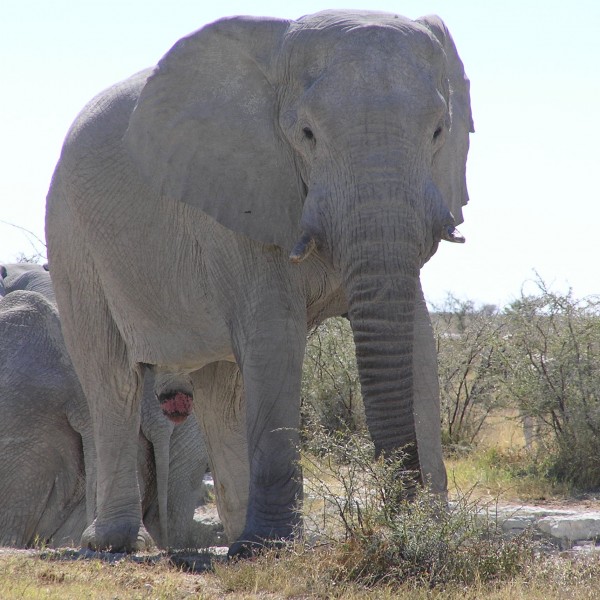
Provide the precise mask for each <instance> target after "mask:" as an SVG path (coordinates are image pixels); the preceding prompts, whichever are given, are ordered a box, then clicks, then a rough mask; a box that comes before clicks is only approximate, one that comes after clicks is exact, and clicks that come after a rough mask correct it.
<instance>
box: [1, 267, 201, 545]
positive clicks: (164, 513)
mask: <svg viewBox="0 0 600 600" xmlns="http://www.w3.org/2000/svg"><path fill="white" fill-rule="evenodd" d="M0 269H1V272H0V282H1V283H2V284H3V285H2V291H3V293H2V294H0V295H4V297H0V456H2V457H3V461H2V462H1V463H0V545H4V546H19V547H23V546H30V545H32V544H34V543H36V541H41V542H44V543H49V544H50V545H53V546H62V545H78V544H79V541H80V539H81V535H82V532H83V531H84V529H85V527H86V525H87V524H88V523H90V522H91V521H92V520H93V518H94V513H95V506H94V499H95V497H96V494H95V485H96V469H95V447H94V442H93V434H92V427H91V419H90V415H89V410H88V406H87V403H86V401H85V397H84V395H83V392H82V390H81V387H80V385H79V381H78V379H77V377H76V375H75V371H74V369H73V367H72V364H71V361H70V358H69V356H68V354H67V351H66V348H65V345H64V341H63V338H62V333H61V328H60V321H59V316H58V312H57V309H56V306H55V304H54V302H53V300H54V297H53V292H52V285H51V282H50V276H49V274H48V273H47V272H46V271H44V270H43V269H42V268H41V267H40V268H37V267H35V266H34V267H33V268H30V269H28V268H27V267H23V266H22V265H3V266H0ZM23 288H25V289H23ZM32 290H37V291H32ZM40 292H41V293H40ZM207 465H208V462H207V454H206V449H205V447H204V443H203V440H202V436H201V433H200V430H199V427H198V423H197V421H196V420H195V418H190V419H187V420H186V421H185V423H182V424H181V425H178V426H175V425H173V424H172V423H171V422H169V421H168V420H167V419H166V418H165V417H164V416H163V415H162V413H161V409H160V407H159V404H158V401H157V400H156V397H155V390H154V378H153V375H152V373H151V372H148V374H147V375H146V377H145V387H144V399H143V403H142V418H141V428H140V433H139V443H138V482H139V488H140V495H141V497H142V504H143V510H144V522H145V525H146V527H147V529H148V530H149V531H150V532H151V534H152V536H153V538H154V540H155V541H156V543H157V544H158V545H159V546H162V547H167V546H170V547H184V546H190V545H192V544H193V540H192V539H191V537H190V531H189V530H190V526H191V525H192V519H193V512H194V509H195V507H196V504H197V500H198V498H199V497H200V493H201V486H202V478H203V475H204V473H205V472H206V469H207ZM86 499H87V500H90V499H91V501H88V502H87V503H86Z"/></svg>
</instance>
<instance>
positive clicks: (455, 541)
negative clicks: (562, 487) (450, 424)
mask: <svg viewBox="0 0 600 600" xmlns="http://www.w3.org/2000/svg"><path fill="white" fill-rule="evenodd" d="M311 439H312V440H313V443H314V444H315V445H316V447H318V448H320V449H322V448H327V449H328V452H327V453H326V454H325V455H324V458H322V459H321V458H315V457H314V456H313V455H311V454H310V453H307V454H305V456H304V470H305V473H306V480H305V481H306V483H305V486H306V491H307V495H308V497H310V498H311V499H312V500H313V506H314V500H315V499H317V498H318V499H320V500H321V504H320V511H315V510H314V508H313V510H312V511H311V512H310V513H309V515H308V517H307V520H308V521H309V522H311V519H312V524H313V527H314V528H316V529H317V530H318V531H319V532H321V535H326V537H327V539H328V540H329V542H330V544H331V549H330V558H331V570H332V573H331V577H332V578H334V579H335V580H337V581H340V582H342V581H344V582H347V581H355V582H359V583H361V584H362V585H367V586H373V585H379V584H391V583H396V584H397V583H400V582H406V581H411V580H412V581H414V582H415V583H416V584H418V585H422V584H426V585H427V586H431V587H434V586H442V585H446V584H449V583H454V584H473V583H475V582H487V581H494V580H502V579H505V578H510V577H513V576H515V575H517V574H518V573H521V572H523V570H524V569H525V568H526V567H527V565H529V564H530V562H531V560H532V557H533V549H534V546H533V543H532V542H531V540H530V539H529V538H528V537H527V536H526V535H523V536H519V537H515V538H512V539H510V540H507V539H506V538H505V537H504V536H503V535H502V533H501V531H500V530H499V529H498V528H497V526H496V523H495V522H494V521H493V520H490V519H488V518H484V517H483V516H482V512H485V511H482V507H481V506H478V505H477V504H476V503H475V502H471V501H470V499H469V497H468V496H463V497H462V498H460V499H459V500H458V501H457V502H456V503H455V504H454V505H452V506H451V507H448V506H447V505H446V503H445V500H444V499H443V498H440V497H439V496H435V495H434V494H432V493H431V492H430V491H429V490H427V489H426V488H421V487H419V488H418V490H417V493H416V498H415V499H414V500H413V501H410V502H409V501H408V500H407V499H406V498H407V493H406V492H407V489H408V488H410V487H411V486H412V478H411V474H410V473H406V472H404V471H403V467H402V453H398V455H397V456H395V457H391V458H390V457H388V458H387V459H383V458H380V459H378V460H375V459H374V451H373V446H372V444H371V442H370V440H369V439H368V438H367V437H365V435H364V434H361V433H348V434H347V435H339V434H333V435H332V434H330V433H329V432H327V431H326V430H325V429H324V428H314V427H313V428H312V436H311ZM309 530H310V525H309ZM323 532H325V533H323Z"/></svg>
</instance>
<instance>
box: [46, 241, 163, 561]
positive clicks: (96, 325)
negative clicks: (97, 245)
mask: <svg viewBox="0 0 600 600" xmlns="http://www.w3.org/2000/svg"><path fill="white" fill-rule="evenodd" d="M71 252H72V250H71ZM80 254H81V253H78V254H77V256H78V259H77V261H78V262H77V264H72V265H70V264H69V263H70V257H69V256H66V255H65V256H62V257H60V258H62V259H64V260H60V259H57V257H56V256H53V257H52V258H53V262H52V264H53V270H52V273H53V278H54V281H55V288H56V295H57V300H58V304H59V310H60V314H61V321H62V330H63V333H64V337H65V341H66V342H67V346H68V349H69V353H70V355H71V357H72V359H73V363H74V366H75V370H76V372H77V375H78V377H79V381H80V383H81V386H82V388H83V392H84V394H85V396H86V398H87V401H88V405H89V409H90V418H91V422H92V431H93V436H94V441H95V446H96V473H95V475H96V504H95V510H96V518H95V520H94V522H93V523H92V524H91V525H89V526H88V528H87V529H86V530H85V531H84V533H83V536H82V545H84V546H88V547H90V548H92V549H97V550H101V549H102V550H104V549H110V550H113V551H135V550H139V549H145V548H147V547H149V546H151V545H152V544H153V543H152V540H151V538H150V536H149V535H148V533H147V531H146V530H145V529H144V526H143V524H142V511H141V500H140V491H139V486H138V481H137V451H138V432H139V428H140V400H141V393H142V386H143V375H144V373H143V367H142V366H141V365H139V364H135V363H133V361H132V360H131V359H130V357H129V352H128V349H127V346H126V344H125V342H124V340H123V338H122V337H121V334H120V332H119V329H118V328H117V326H116V324H115V322H114V320H113V318H112V315H111V312H110V308H109V305H108V302H107V301H106V299H105V296H104V293H103V290H102V286H101V285H100V280H99V277H98V276H97V274H96V273H95V271H94V265H93V262H92V261H91V259H89V260H86V257H85V256H83V257H82V256H81V255H80ZM87 258H89V257H87ZM77 269H79V270H77ZM82 269H84V270H85V272H82Z"/></svg>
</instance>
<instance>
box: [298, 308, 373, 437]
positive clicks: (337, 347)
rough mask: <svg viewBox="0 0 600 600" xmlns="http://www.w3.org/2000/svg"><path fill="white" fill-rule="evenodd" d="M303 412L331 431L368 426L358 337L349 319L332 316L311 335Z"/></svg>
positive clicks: (308, 347)
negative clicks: (356, 346)
mask: <svg viewBox="0 0 600 600" xmlns="http://www.w3.org/2000/svg"><path fill="white" fill-rule="evenodd" d="M302 414H303V418H304V421H305V422H306V420H307V419H310V420H311V421H312V422H317V423H319V424H320V425H322V426H323V427H325V428H326V429H327V430H328V431H332V432H333V431H344V430H346V429H348V430H350V431H356V430H358V429H363V428H364V427H365V416H364V407H363V402H362V395H361V389H360V382H359V378H358V370H357V367H356V355H355V350H354V338H353V337H352V329H351V328H350V323H349V322H348V320H347V319H344V318H342V317H337V318H333V319H328V320H327V321H325V322H324V323H323V324H321V325H320V326H319V327H318V328H317V329H315V330H314V331H313V332H312V333H311V335H310V336H309V338H308V341H307V345H306V353H305V357H304V370H303V376H302Z"/></svg>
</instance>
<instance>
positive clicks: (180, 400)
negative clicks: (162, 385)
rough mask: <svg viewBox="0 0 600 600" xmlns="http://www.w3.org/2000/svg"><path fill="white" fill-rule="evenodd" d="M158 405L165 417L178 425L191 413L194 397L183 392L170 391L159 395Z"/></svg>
mask: <svg viewBox="0 0 600 600" xmlns="http://www.w3.org/2000/svg"><path fill="white" fill-rule="evenodd" d="M159 402H160V407H161V409H162V412H163V414H164V415H165V417H167V419H169V420H170V421H172V422H173V423H175V424H176V425H179V424H180V423H183V422H184V421H185V420H186V419H187V417H188V416H189V415H191V414H192V410H193V407H194V399H193V398H192V396H190V395H189V394H185V393H183V392H171V393H167V394H161V396H160V397H159Z"/></svg>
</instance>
